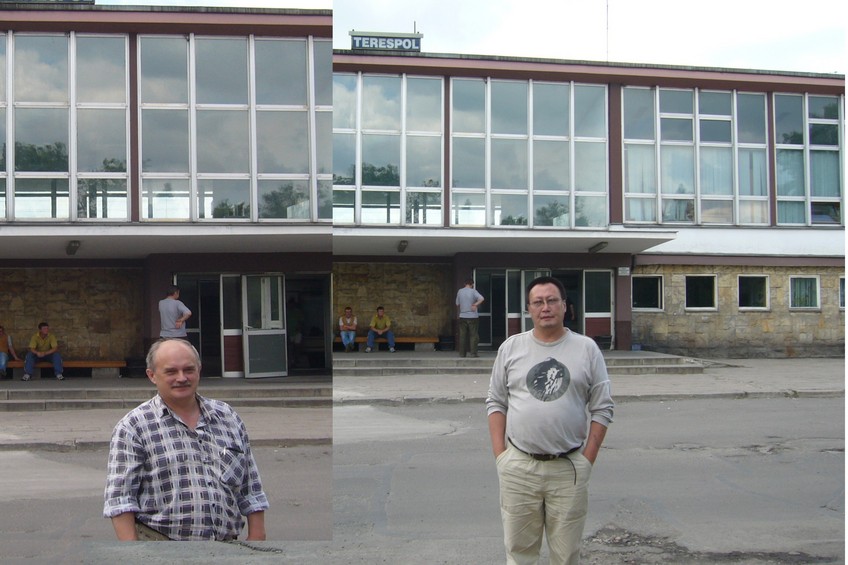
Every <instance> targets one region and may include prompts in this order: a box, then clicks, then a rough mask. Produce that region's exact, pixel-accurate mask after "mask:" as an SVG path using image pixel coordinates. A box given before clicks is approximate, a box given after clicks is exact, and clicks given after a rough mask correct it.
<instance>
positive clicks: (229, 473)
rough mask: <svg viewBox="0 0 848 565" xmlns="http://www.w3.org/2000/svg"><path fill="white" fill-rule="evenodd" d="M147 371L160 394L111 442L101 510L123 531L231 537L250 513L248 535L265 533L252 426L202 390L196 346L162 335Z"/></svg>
mask: <svg viewBox="0 0 848 565" xmlns="http://www.w3.org/2000/svg"><path fill="white" fill-rule="evenodd" d="M147 377H148V378H149V379H150V380H151V381H152V382H153V384H155V385H156V390H157V391H158V393H159V394H158V395H157V396H155V397H153V398H152V399H151V400H149V401H147V402H145V403H143V404H141V405H140V406H138V407H137V408H135V409H134V410H132V411H131V412H130V413H129V414H127V415H126V416H124V418H123V419H121V421H120V422H118V424H117V425H116V426H115V430H114V432H113V433H112V441H111V444H110V447H109V465H108V476H107V480H106V491H105V494H104V497H105V503H104V506H103V515H104V517H106V518H111V519H112V525H113V527H114V528H115V533H116V534H117V536H118V539H119V540H138V539H172V540H234V539H236V538H238V535H239V533H240V532H241V530H242V528H243V526H244V520H243V516H246V517H247V539H248V540H264V539H265V510H266V509H267V508H268V499H267V497H266V496H265V492H264V491H263V490H262V482H261V480H260V478H259V472H258V470H257V468H256V461H255V460H254V459H253V455H252V454H251V451H250V443H249V440H248V437H247V430H246V429H245V426H244V422H242V420H241V418H240V417H239V415H238V414H236V412H235V411H234V410H233V409H232V408H231V407H230V406H229V405H228V404H226V403H224V402H220V401H217V400H212V399H209V398H204V397H202V396H200V395H198V394H197V385H198V382H199V380H200V356H199V355H198V353H197V350H196V349H195V348H194V347H193V346H192V345H191V344H190V343H188V342H187V341H185V340H182V339H166V340H159V341H157V342H156V343H154V344H153V346H152V347H151V348H150V352H149V353H148V355H147ZM159 534H161V536H160V535H159Z"/></svg>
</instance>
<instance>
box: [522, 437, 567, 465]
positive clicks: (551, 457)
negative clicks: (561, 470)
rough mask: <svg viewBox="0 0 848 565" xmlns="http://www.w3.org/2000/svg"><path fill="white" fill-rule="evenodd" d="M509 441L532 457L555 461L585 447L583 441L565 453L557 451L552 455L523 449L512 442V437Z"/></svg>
mask: <svg viewBox="0 0 848 565" xmlns="http://www.w3.org/2000/svg"><path fill="white" fill-rule="evenodd" d="M509 443H511V444H512V447H514V448H515V449H517V450H518V451H520V452H521V453H523V454H524V455H529V456H530V457H532V458H533V459H535V460H536V461H553V460H554V459H567V458H568V456H569V455H571V454H572V453H574V452H575V451H577V450H578V449H580V448H581V447H583V444H582V443H581V444H580V445H578V446H577V447H572V448H571V449H569V450H568V451H566V452H565V453H557V454H555V455H551V454H550V453H527V452H526V451H524V450H523V449H521V448H520V447H518V446H517V445H515V444H514V443H513V442H512V440H511V439H510V440H509Z"/></svg>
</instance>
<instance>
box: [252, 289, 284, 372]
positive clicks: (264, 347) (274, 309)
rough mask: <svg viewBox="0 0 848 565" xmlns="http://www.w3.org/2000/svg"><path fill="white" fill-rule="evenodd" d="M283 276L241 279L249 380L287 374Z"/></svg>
mask: <svg viewBox="0 0 848 565" xmlns="http://www.w3.org/2000/svg"><path fill="white" fill-rule="evenodd" d="M283 295H284V289H283V277H282V276H281V275H245V276H243V277H242V307H243V318H242V319H243V320H245V325H244V333H243V335H242V339H243V344H244V345H243V347H244V376H245V377H246V378H261V377H284V376H286V374H287V371H286V367H287V354H286V324H285V319H286V318H285V308H284V306H283Z"/></svg>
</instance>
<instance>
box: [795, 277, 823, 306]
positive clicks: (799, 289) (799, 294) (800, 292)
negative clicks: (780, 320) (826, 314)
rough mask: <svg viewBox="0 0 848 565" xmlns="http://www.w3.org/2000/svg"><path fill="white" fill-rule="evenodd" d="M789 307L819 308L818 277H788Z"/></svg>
mask: <svg viewBox="0 0 848 565" xmlns="http://www.w3.org/2000/svg"><path fill="white" fill-rule="evenodd" d="M789 307H790V308H797V309H815V308H818V307H819V278H818V277H789Z"/></svg>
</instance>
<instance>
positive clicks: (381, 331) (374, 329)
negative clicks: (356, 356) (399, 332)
mask: <svg viewBox="0 0 848 565" xmlns="http://www.w3.org/2000/svg"><path fill="white" fill-rule="evenodd" d="M378 337H385V338H386V339H387V340H388V342H389V351H390V352H391V353H394V352H395V334H394V333H392V320H391V319H390V318H389V317H388V316H386V311H385V309H384V308H383V307H382V306H377V313H376V314H375V315H374V317H373V318H371V326H370V327H369V328H368V343H367V347H366V348H365V353H371V350H372V349H374V340H375V339H376V338H378Z"/></svg>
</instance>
